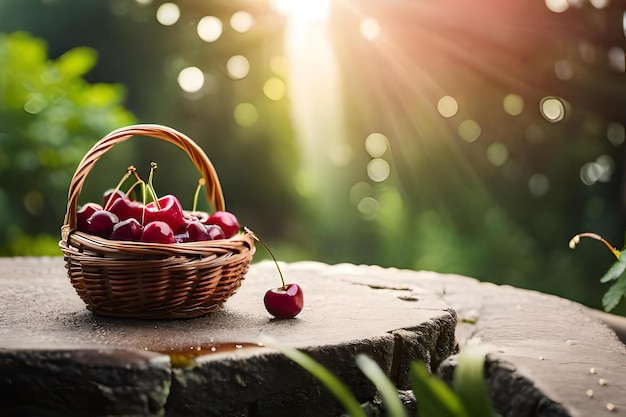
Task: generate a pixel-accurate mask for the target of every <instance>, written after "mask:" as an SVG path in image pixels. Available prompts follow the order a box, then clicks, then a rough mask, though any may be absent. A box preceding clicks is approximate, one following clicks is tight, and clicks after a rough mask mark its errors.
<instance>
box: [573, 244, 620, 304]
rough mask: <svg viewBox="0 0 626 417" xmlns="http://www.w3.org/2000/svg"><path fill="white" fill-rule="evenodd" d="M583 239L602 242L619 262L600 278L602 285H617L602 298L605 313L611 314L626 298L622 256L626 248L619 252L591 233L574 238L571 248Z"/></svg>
mask: <svg viewBox="0 0 626 417" xmlns="http://www.w3.org/2000/svg"><path fill="white" fill-rule="evenodd" d="M583 237H588V238H591V239H594V240H597V241H600V242H602V243H603V244H604V246H606V247H607V248H608V249H609V250H610V251H611V253H612V254H613V255H614V256H615V257H616V258H617V262H615V263H614V264H613V265H612V266H611V267H610V268H609V270H608V271H607V272H606V273H605V274H604V275H603V276H602V278H600V282H602V283H606V282H610V281H615V283H614V284H613V285H612V286H611V287H610V288H609V289H608V290H607V291H606V293H604V296H603V297H602V307H603V308H604V311H606V312H609V311H611V310H613V309H614V308H615V307H616V306H617V305H618V304H619V303H620V301H621V300H622V298H623V297H625V296H626V274H625V273H624V271H626V256H625V257H624V258H622V257H621V254H622V252H624V251H625V250H626V247H624V248H622V250H618V249H617V248H615V247H614V246H613V245H611V244H610V243H609V242H608V241H607V240H606V239H604V238H603V237H602V236H600V235H598V234H596V233H589V232H586V233H580V234H577V235H576V236H574V237H573V238H572V239H571V240H570V241H569V247H570V248H572V249H574V248H575V247H576V246H577V245H578V244H579V243H580V239H581V238H583Z"/></svg>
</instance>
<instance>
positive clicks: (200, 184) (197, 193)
mask: <svg viewBox="0 0 626 417" xmlns="http://www.w3.org/2000/svg"><path fill="white" fill-rule="evenodd" d="M205 183H206V181H205V180H204V178H200V179H199V180H198V186H197V187H196V192H195V194H194V195H193V208H192V209H191V211H196V207H197V206H198V196H199V195H200V189H201V188H202V186H203V185H204V184H205Z"/></svg>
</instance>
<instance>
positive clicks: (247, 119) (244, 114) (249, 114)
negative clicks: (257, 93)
mask: <svg viewBox="0 0 626 417" xmlns="http://www.w3.org/2000/svg"><path fill="white" fill-rule="evenodd" d="M233 115H234V117H235V123H237V124H238V125H239V126H242V127H249V126H252V125H253V124H255V123H256V121H257V120H258V119H259V113H258V111H257V109H256V107H255V106H254V104H252V103H239V104H237V106H236V107H235V111H234V113H233Z"/></svg>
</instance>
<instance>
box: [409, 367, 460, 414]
mask: <svg viewBox="0 0 626 417" xmlns="http://www.w3.org/2000/svg"><path fill="white" fill-rule="evenodd" d="M410 372H411V385H412V387H413V393H414V394H415V399H416V400H417V412H418V415H419V416H420V417H469V414H468V413H467V411H466V409H465V407H464V406H463V404H462V403H461V400H460V399H459V397H458V396H457V395H456V394H455V393H454V391H452V389H451V388H450V387H448V386H447V385H446V384H445V382H443V381H442V380H441V379H438V378H436V377H431V376H430V374H429V373H428V370H427V369H426V366H425V365H424V364H423V363H422V362H412V363H411V370H410Z"/></svg>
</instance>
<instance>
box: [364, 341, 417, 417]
mask: <svg viewBox="0 0 626 417" xmlns="http://www.w3.org/2000/svg"><path fill="white" fill-rule="evenodd" d="M356 364H357V366H358V367H359V369H360V370H361V372H363V373H364V374H365V376H366V377H367V378H368V379H369V380H370V381H372V383H374V385H376V388H378V391H379V392H380V395H381V397H382V398H383V404H384V405H385V409H386V410H387V413H386V414H385V415H386V416H387V417H406V411H405V409H404V406H403V405H402V401H400V397H399V396H398V389H397V388H396V386H395V385H393V383H392V382H391V381H390V380H389V378H388V377H387V375H386V374H385V373H384V372H383V370H382V369H380V366H378V364H377V363H376V362H375V361H374V360H373V359H371V358H370V357H368V356H366V355H364V354H360V355H357V357H356Z"/></svg>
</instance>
